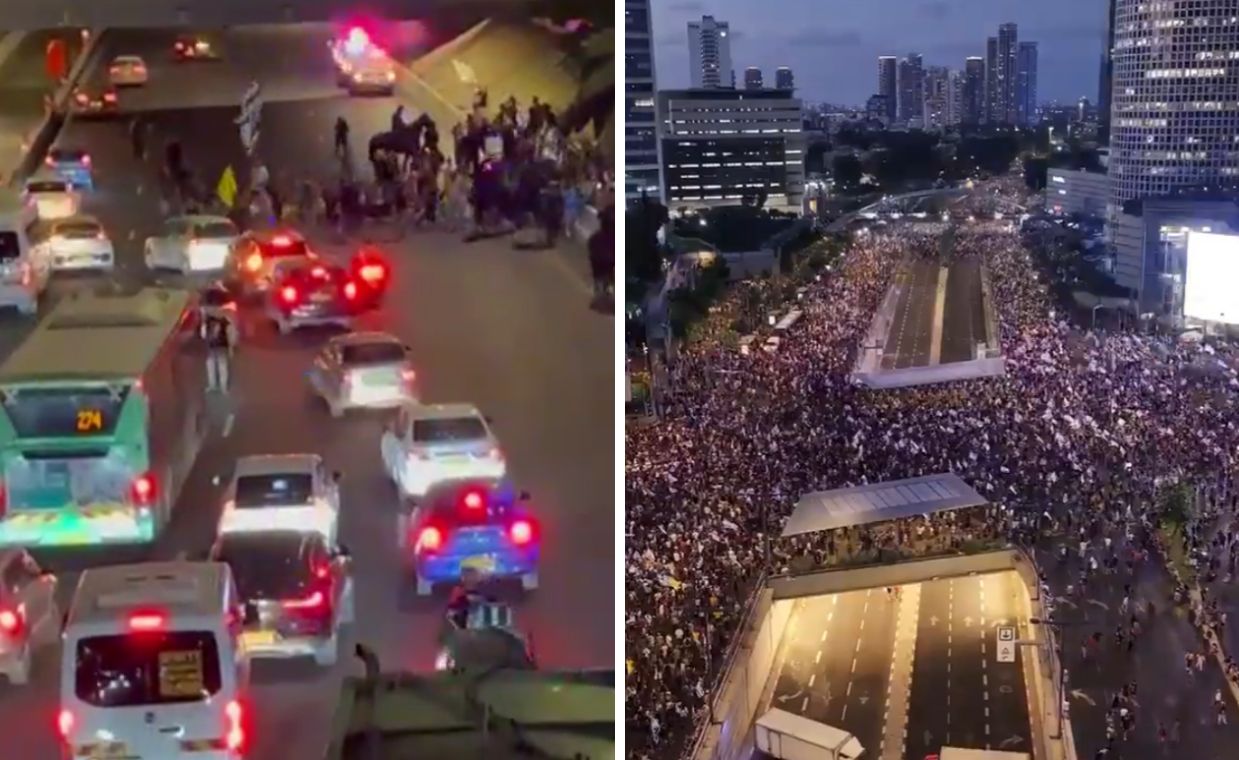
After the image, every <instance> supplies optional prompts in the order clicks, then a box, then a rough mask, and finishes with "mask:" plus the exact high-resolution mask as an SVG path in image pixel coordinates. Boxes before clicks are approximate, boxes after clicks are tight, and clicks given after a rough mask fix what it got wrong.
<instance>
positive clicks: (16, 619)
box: [0, 610, 24, 636]
mask: <svg viewBox="0 0 1239 760" xmlns="http://www.w3.org/2000/svg"><path fill="white" fill-rule="evenodd" d="M23 622H24V621H23V620H22V614H21V612H19V611H17V610H0V632H2V633H6V634H8V635H9V636H16V635H17V634H19V633H21V631H22V628H23V625H22V623H23Z"/></svg>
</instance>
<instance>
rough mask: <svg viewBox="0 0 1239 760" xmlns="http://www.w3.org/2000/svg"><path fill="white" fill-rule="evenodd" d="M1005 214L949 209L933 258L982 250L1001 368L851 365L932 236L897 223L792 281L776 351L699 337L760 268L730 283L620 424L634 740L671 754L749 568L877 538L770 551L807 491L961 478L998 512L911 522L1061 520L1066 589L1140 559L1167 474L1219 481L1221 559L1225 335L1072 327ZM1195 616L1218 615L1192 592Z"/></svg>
mask: <svg viewBox="0 0 1239 760" xmlns="http://www.w3.org/2000/svg"><path fill="white" fill-rule="evenodd" d="M981 210H983V209H978V211H981ZM1000 226H1001V225H998V224H992V223H989V224H968V225H965V226H963V227H962V228H960V229H959V230H957V231H956V232H955V233H954V235H953V243H952V245H951V249H952V250H951V252H950V253H949V256H951V257H954V258H958V259H976V260H980V261H983V262H984V263H985V265H986V266H987V267H988V271H989V277H990V282H991V288H992V294H993V301H994V304H995V306H996V308H997V311H998V318H999V321H1000V325H1001V342H1002V347H1003V351H1004V355H1005V356H1006V360H1007V367H1006V374H1005V376H1003V377H1001V378H989V379H977V380H968V381H961V382H956V383H951V384H946V385H933V386H923V387H917V388H906V389H901V390H883V391H877V390H869V389H867V388H864V387H860V386H858V385H855V384H853V383H852V382H851V381H850V380H849V372H850V370H851V369H852V367H853V364H854V361H855V357H856V355H857V351H858V350H859V347H860V345H861V342H862V340H863V339H864V337H865V334H866V332H867V331H868V329H869V327H870V322H871V320H872V318H873V315H874V313H875V311H876V310H877V308H878V307H879V305H880V303H881V302H882V300H883V298H884V297H885V295H886V293H887V290H888V287H889V285H890V284H891V282H892V278H893V276H894V274H895V272H896V269H897V266H898V262H900V261H901V260H902V259H903V258H904V257H905V256H907V255H913V256H927V257H931V256H940V255H942V245H941V237H940V235H939V234H937V231H934V233H933V234H925V233H924V232H917V231H913V230H912V229H911V228H909V227H899V226H894V227H891V228H889V229H887V230H886V231H883V232H877V233H869V234H866V235H863V236H858V237H857V238H856V239H855V241H854V242H853V244H852V245H851V246H850V248H849V249H848V251H847V252H846V255H845V256H844V258H843V259H842V261H841V263H840V265H839V266H837V267H836V268H835V269H836V271H834V272H831V273H827V274H825V275H824V276H823V277H822V278H820V281H817V282H812V283H810V284H809V285H808V286H807V288H806V289H805V290H804V292H803V293H802V294H801V297H800V299H801V300H800V302H799V303H798V304H797V306H798V308H800V309H801V310H802V311H803V317H802V318H801V319H800V320H799V321H798V322H797V323H796V324H795V325H794V326H792V327H791V328H790V329H789V331H788V332H787V333H786V336H785V338H784V340H783V341H782V342H781V344H780V345H779V347H778V349H777V351H774V352H766V351H760V350H755V351H752V352H751V353H749V354H747V355H742V354H741V353H740V352H739V351H737V350H736V349H735V347H734V345H732V344H730V343H728V342H726V341H723V340H721V339H718V338H717V337H711V336H721V335H722V334H723V329H722V327H721V326H725V325H726V324H729V322H728V320H730V319H733V318H734V316H733V315H734V314H735V313H736V311H737V309H738V308H739V304H740V303H741V299H742V298H743V297H744V292H745V291H746V290H747V289H748V288H749V287H756V288H759V289H768V288H772V287H774V286H773V285H761V284H757V285H753V286H744V287H737V288H733V290H732V292H731V293H729V294H728V296H727V297H726V298H725V299H724V301H723V303H722V304H720V305H719V306H718V307H717V310H716V311H717V314H716V315H715V316H714V317H713V322H711V323H708V324H707V325H706V326H705V328H704V329H703V331H702V332H703V334H704V335H706V336H707V337H706V338H705V339H702V340H698V341H696V342H695V343H694V344H693V345H691V346H689V347H688V348H687V349H685V350H683V351H682V352H681V353H680V356H679V357H678V359H677V361H675V363H674V364H673V365H671V367H670V370H669V373H668V381H667V383H666V387H664V388H662V393H661V396H662V399H663V404H662V411H663V417H662V419H660V420H659V421H658V422H657V424H653V425H648V426H630V427H629V428H628V429H627V431H626V467H627V472H626V478H625V508H626V512H627V521H628V526H627V540H626V556H625V561H626V569H625V588H626V592H625V593H626V599H625V603H626V620H625V631H626V634H625V635H626V639H627V658H628V670H629V674H628V678H627V684H626V700H627V702H626V704H627V705H628V709H627V711H626V712H627V714H628V715H629V719H628V726H627V729H628V730H627V733H628V737H629V738H628V742H629V743H628V748H629V749H628V751H629V753H630V755H631V756H633V757H636V758H641V757H653V756H656V755H657V756H665V755H666V754H668V753H669V752H670V753H674V752H677V751H679V750H680V749H682V747H683V744H684V742H685V741H686V740H687V739H688V738H689V737H690V736H691V732H692V730H693V727H694V725H695V724H696V723H697V722H698V721H699V720H700V719H701V716H702V715H703V710H704V708H705V706H706V700H707V697H708V695H709V692H710V690H711V688H712V687H713V683H714V677H715V675H716V674H717V671H718V670H719V669H720V667H721V665H722V662H723V659H724V657H725V655H726V652H727V648H728V646H729V644H730V643H731V640H732V638H733V636H734V634H735V632H736V628H737V626H738V625H739V623H740V621H741V618H742V616H743V613H744V607H745V603H746V600H747V598H748V596H749V592H750V589H751V588H752V587H753V585H754V584H755V582H756V581H757V580H758V579H759V577H760V576H761V575H762V573H763V572H764V571H765V570H767V569H769V570H772V571H774V572H779V571H783V570H786V569H787V568H789V567H790V566H793V565H796V566H797V567H799V566H800V565H801V564H803V563H805V562H809V563H810V564H831V563H832V562H838V561H844V560H846V559H847V557H848V556H850V555H854V554H855V552H856V551H857V548H856V547H860V548H861V549H864V548H865V546H868V547H869V549H870V550H873V549H875V547H877V546H881V545H882V544H883V543H885V544H886V545H887V546H890V545H891V544H892V543H893V542H892V540H891V539H892V537H891V536H889V535H888V536H885V537H883V536H881V535H879V534H878V533H875V532H874V531H871V530H865V529H854V530H852V531H849V532H846V533H844V534H832V535H819V536H813V537H806V538H804V539H800V540H796V541H789V542H781V541H772V544H771V546H772V549H771V564H772V565H773V566H772V567H770V568H767V566H766V565H767V561H766V554H765V551H766V550H765V540H764V533H763V531H768V532H769V533H770V534H772V535H774V536H777V535H778V533H779V532H780V531H781V529H782V526H783V522H784V520H785V519H786V517H787V515H789V514H790V511H791V507H792V505H793V504H794V503H795V501H796V500H797V498H798V497H799V496H800V495H801V494H803V493H806V492H810V491H816V490H825V489H831V488H839V487H845V486H851V485H859V484H865V483H874V482H879V481H888V480H895V479H899V478H908V477H916V476H921V475H929V474H934V473H941V472H953V473H956V474H958V475H959V476H960V477H962V478H963V479H964V480H965V481H967V482H968V483H969V484H970V485H971V486H972V487H973V488H975V489H976V490H977V491H978V492H979V493H981V494H982V495H983V496H985V497H987V498H988V499H989V500H990V502H991V504H992V505H993V506H992V510H993V512H992V513H991V518H993V521H994V525H992V526H990V527H989V528H984V527H982V526H980V525H975V524H970V523H968V522H967V521H962V520H961V521H957V522H955V523H952V522H951V521H949V520H948V521H945V522H944V521H942V520H938V519H935V520H932V521H926V522H925V523H924V527H923V528H921V530H923V531H928V532H929V533H930V534H931V535H932V534H935V533H936V532H940V531H942V530H943V527H942V526H943V525H949V526H950V528H949V532H948V533H947V534H946V535H947V536H948V538H945V539H943V540H944V541H947V543H948V546H949V542H950V541H959V540H962V539H963V538H966V537H968V536H974V537H976V536H983V535H992V534H994V533H1006V535H1007V537H1008V538H1012V539H1018V540H1025V541H1031V542H1036V541H1039V540H1040V537H1041V536H1042V535H1044V534H1046V533H1048V532H1051V531H1053V530H1054V529H1056V528H1057V529H1058V530H1066V531H1067V532H1068V533H1069V534H1075V533H1076V532H1079V534H1080V536H1081V543H1082V544H1083V546H1082V548H1081V549H1080V556H1081V558H1082V559H1076V558H1074V557H1069V559H1070V561H1071V562H1077V561H1079V562H1082V564H1083V567H1084V568H1086V570H1085V571H1083V572H1084V576H1085V577H1084V578H1083V579H1082V581H1081V587H1082V586H1083V583H1084V581H1085V580H1086V579H1087V573H1088V572H1092V571H1093V569H1094V568H1096V571H1098V572H1101V571H1103V570H1104V569H1106V568H1107V567H1110V568H1117V567H1118V566H1119V565H1120V564H1121V563H1122V562H1123V561H1124V560H1127V561H1128V562H1129V563H1135V562H1136V561H1138V560H1137V559H1136V557H1140V559H1139V561H1143V557H1146V556H1148V550H1149V549H1150V548H1153V547H1155V545H1156V544H1157V541H1158V538H1157V531H1156V529H1155V522H1156V520H1157V515H1156V514H1155V510H1156V508H1157V505H1158V504H1159V503H1160V501H1161V498H1162V494H1164V493H1165V491H1166V489H1167V488H1168V487H1170V486H1171V485H1172V484H1174V483H1180V482H1181V483H1187V484H1191V487H1192V488H1196V487H1197V484H1201V483H1208V484H1214V485H1213V486H1210V487H1213V488H1215V490H1216V492H1217V493H1218V494H1220V496H1219V498H1221V499H1222V501H1225V502H1227V503H1228V504H1230V505H1231V509H1232V511H1230V512H1228V513H1227V519H1226V520H1223V521H1222V522H1223V523H1224V524H1225V525H1226V526H1227V527H1225V528H1224V529H1223V530H1224V536H1225V537H1224V538H1221V539H1218V538H1214V536H1215V535H1217V534H1214V533H1208V532H1206V531H1204V530H1203V529H1202V530H1200V531H1197V532H1195V533H1194V534H1193V535H1194V536H1195V537H1194V538H1193V539H1192V540H1193V542H1194V543H1193V546H1197V547H1200V546H1208V545H1213V546H1215V547H1219V548H1216V549H1215V550H1214V551H1212V552H1210V553H1209V556H1210V558H1211V559H1210V560H1208V561H1207V562H1206V567H1207V568H1208V569H1209V570H1210V571H1211V572H1213V573H1214V575H1215V576H1216V577H1217V578H1218V579H1220V580H1222V579H1226V578H1229V577H1233V576H1234V573H1235V567H1236V563H1237V562H1239V530H1237V529H1236V528H1239V524H1236V522H1235V516H1234V515H1235V513H1234V511H1233V507H1234V505H1235V502H1236V497H1235V494H1237V493H1239V489H1233V488H1231V489H1229V490H1227V489H1225V488H1223V486H1222V485H1219V483H1220V481H1219V476H1218V473H1229V472H1233V471H1234V468H1235V465H1236V464H1237V463H1236V454H1237V453H1239V425H1237V424H1236V416H1235V411H1236V404H1237V403H1239V400H1237V398H1239V397H1237V395H1236V393H1235V391H1236V389H1239V377H1237V373H1236V368H1237V367H1239V351H1236V350H1235V349H1233V348H1231V347H1229V346H1225V345H1221V344H1218V345H1202V344H1198V343H1197V344H1191V343H1183V342H1180V341H1179V340H1177V339H1176V338H1174V337H1168V336H1153V335H1144V334H1133V333H1130V332H1105V331H1096V330H1090V329H1081V328H1079V327H1076V326H1073V325H1072V323H1071V320H1070V319H1069V318H1068V317H1067V316H1066V315H1065V314H1063V313H1062V312H1061V311H1059V310H1058V309H1056V308H1055V305H1054V304H1053V302H1052V300H1051V296H1050V294H1049V289H1048V287H1047V285H1046V283H1045V281H1044V280H1043V279H1042V278H1041V277H1040V276H1039V274H1038V272H1037V271H1036V267H1035V265H1034V262H1033V259H1032V257H1031V256H1030V254H1029V253H1028V252H1027V251H1026V250H1025V248H1024V247H1023V246H1022V244H1021V240H1020V238H1019V236H1018V234H1016V233H1014V232H1010V231H1003V230H1001V229H999V227H1000ZM939 229H945V226H942V227H940V228H939ZM1227 482H1228V481H1227ZM969 525H971V527H970V528H969V527H968V526H969ZM961 526H962V527H961ZM961 531H962V532H961ZM1128 534H1130V538H1128ZM1103 536H1116V537H1117V539H1116V540H1113V541H1111V540H1110V539H1108V538H1107V539H1105V541H1104V542H1103ZM893 538H894V540H896V541H897V540H898V539H899V535H894V536H893ZM1211 542H1213V543H1212V544H1211ZM806 557H807V558H808V559H807V560H806ZM1137 601H1138V600H1137ZM1146 614H1152V613H1151V612H1149V613H1144V612H1142V613H1140V614H1136V613H1135V611H1134V605H1133V618H1132V620H1131V622H1130V624H1128V625H1125V626H1124V627H1123V629H1122V630H1121V635H1122V638H1123V641H1124V645H1123V646H1125V647H1130V646H1133V645H1134V642H1135V641H1136V639H1137V637H1138V635H1139V628H1140V619H1141V617H1142V616H1143V615H1146ZM1202 614H1212V616H1213V619H1214V620H1215V621H1217V622H1222V617H1221V613H1220V612H1217V611H1215V612H1214V613H1208V609H1207V603H1206V609H1205V610H1203V611H1202ZM1222 625H1225V623H1224V622H1222ZM1083 648H1084V650H1085V651H1088V649H1089V644H1088V643H1087V642H1085V644H1084V647H1083ZM1232 670H1234V669H1233V668H1232ZM1132 688H1133V691H1134V684H1133V685H1132ZM1116 709H1117V710H1119V711H1125V712H1123V714H1122V715H1121V716H1120V719H1119V721H1118V724H1117V725H1116V728H1115V729H1114V733H1116V734H1118V735H1122V734H1125V733H1126V732H1127V731H1129V730H1130V727H1131V724H1132V722H1134V720H1135V717H1134V710H1133V709H1132V708H1130V706H1128V705H1127V703H1126V702H1124V704H1121V705H1119V706H1117V707H1116ZM1221 715H1222V717H1220V718H1218V720H1219V721H1222V720H1225V714H1224V712H1223V713H1222V714H1221ZM1173 733H1174V735H1175V736H1176V737H1177V727H1175V728H1174V731H1173ZM1170 734H1171V732H1170V731H1168V732H1167V741H1169V740H1170Z"/></svg>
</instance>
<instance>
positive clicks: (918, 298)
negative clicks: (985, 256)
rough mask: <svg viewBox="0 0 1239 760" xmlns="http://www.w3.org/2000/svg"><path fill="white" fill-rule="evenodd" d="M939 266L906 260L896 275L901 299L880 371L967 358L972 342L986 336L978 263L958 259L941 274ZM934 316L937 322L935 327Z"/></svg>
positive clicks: (892, 322)
mask: <svg viewBox="0 0 1239 760" xmlns="http://www.w3.org/2000/svg"><path fill="white" fill-rule="evenodd" d="M942 269H943V266H942V264H941V263H940V262H938V261H936V260H929V261H926V260H917V261H910V262H908V264H907V266H906V269H905V270H904V272H902V273H901V274H900V275H899V280H898V282H897V285H898V287H899V288H900V293H899V299H898V300H897V301H896V303H895V314H894V317H893V318H892V320H891V326H890V331H889V332H888V333H887V336H886V346H885V348H884V356H883V359H882V367H883V369H904V368H908V367H924V366H928V365H931V364H935V363H941V364H950V363H953V362H963V361H970V360H971V359H972V358H973V355H974V352H975V349H976V344H977V343H978V342H981V341H984V340H985V311H984V304H983V302H982V300H981V266H980V264H979V263H978V262H976V261H971V260H967V261H957V262H952V263H951V264H950V265H949V266H947V267H946V271H945V272H943V271H942ZM943 277H945V278H946V282H945V284H944V283H942V282H941V280H942V278H943ZM940 288H941V289H942V290H943V291H944V292H942V293H941V294H940V293H939V289H940ZM940 297H941V299H942V303H941V309H942V311H941V314H940V315H939V314H937V309H938V308H939V305H938V299H939V298H940ZM936 318H937V319H940V320H941V324H940V325H939V326H938V328H937V329H935V326H934V321H935V319H936ZM935 340H936V341H937V343H938V345H937V346H935V345H934V342H935Z"/></svg>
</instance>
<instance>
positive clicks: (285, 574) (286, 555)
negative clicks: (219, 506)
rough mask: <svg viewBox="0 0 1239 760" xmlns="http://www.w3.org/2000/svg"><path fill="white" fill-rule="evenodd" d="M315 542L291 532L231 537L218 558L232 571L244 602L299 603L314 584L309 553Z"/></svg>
mask: <svg viewBox="0 0 1239 760" xmlns="http://www.w3.org/2000/svg"><path fill="white" fill-rule="evenodd" d="M311 540H312V539H311V538H308V537H307V536H305V535H303V534H300V533H291V532H278V533H251V534H244V533H230V534H228V535H227V536H225V538H224V539H223V540H222V541H221V542H220V545H219V548H218V550H217V551H216V552H215V558H216V559H217V560H218V561H220V562H226V563H228V566H229V567H230V568H231V569H232V577H233V578H235V579H236V583H237V593H239V594H240V595H241V598H242V599H245V600H246V601H256V600H259V599H295V598H298V597H302V596H305V594H306V592H307V590H308V589H309V587H310V585H311V583H312V578H311V577H310V571H309V560H308V552H307V547H309V546H311V543H310V542H311Z"/></svg>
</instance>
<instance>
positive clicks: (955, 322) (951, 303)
mask: <svg viewBox="0 0 1239 760" xmlns="http://www.w3.org/2000/svg"><path fill="white" fill-rule="evenodd" d="M984 340H985V312H984V305H983V302H982V300H981V265H980V263H979V262H977V261H975V260H972V259H969V260H964V261H956V262H953V263H952V264H951V269H950V274H949V276H948V277H947V280H946V303H945V308H944V309H943V314H942V363H943V364H948V363H950V362H966V361H972V359H973V354H974V352H975V349H976V345H977V343H979V342H981V341H984Z"/></svg>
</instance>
